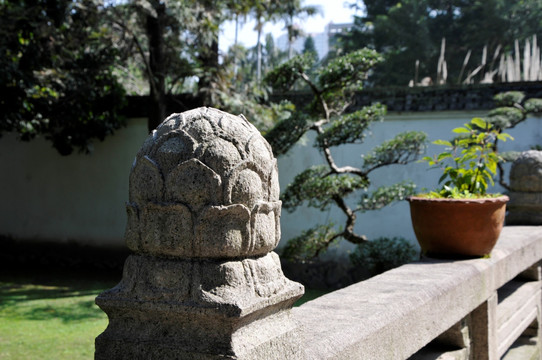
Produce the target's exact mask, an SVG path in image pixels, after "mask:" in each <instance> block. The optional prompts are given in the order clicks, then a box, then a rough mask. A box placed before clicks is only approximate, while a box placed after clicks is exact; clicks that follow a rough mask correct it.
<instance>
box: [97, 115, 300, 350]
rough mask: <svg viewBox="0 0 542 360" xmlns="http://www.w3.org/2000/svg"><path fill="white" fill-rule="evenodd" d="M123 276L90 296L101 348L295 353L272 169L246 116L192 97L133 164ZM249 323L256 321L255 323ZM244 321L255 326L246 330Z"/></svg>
mask: <svg viewBox="0 0 542 360" xmlns="http://www.w3.org/2000/svg"><path fill="white" fill-rule="evenodd" d="M129 189H130V194H129V202H128V204H127V212H128V223H127V226H126V235H125V238H126V245H127V246H128V248H129V249H130V250H131V251H133V252H134V255H131V256H130V257H128V259H127V261H126V264H125V268H124V275H123V279H122V281H121V282H120V283H119V284H118V285H117V286H116V287H115V288H113V289H111V290H108V291H106V292H104V293H102V294H100V295H99V296H98V298H97V299H96V303H97V304H98V305H99V306H100V307H101V308H102V309H103V310H104V311H105V312H106V313H107V314H108V316H109V326H108V328H107V329H106V331H105V332H104V333H103V334H101V335H100V336H99V337H98V338H97V339H96V353H95V354H96V355H95V357H96V358H97V359H112V358H114V359H127V358H134V357H135V358H145V359H154V358H156V359H169V358H175V359H214V358H235V359H245V358H246V359H251V358H256V357H255V356H258V357H261V356H264V355H265V358H269V359H273V358H276V359H279V358H284V355H285V354H289V356H292V354H295V353H296V352H297V351H298V350H297V345H296V341H295V336H292V334H293V332H294V329H295V325H294V323H293V322H292V320H291V319H290V315H289V309H290V308H291V306H292V305H293V303H294V302H295V300H297V299H298V298H299V297H300V296H301V295H302V293H303V287H302V286H301V285H300V284H298V283H294V282H292V281H290V280H288V279H287V278H286V277H284V275H283V273H282V270H281V267H280V261H279V259H278V256H277V255H276V254H275V253H273V252H272V250H273V249H274V248H275V247H276V246H277V244H278V242H279V240H280V212H281V202H280V200H279V185H278V171H277V163H276V159H275V158H274V157H273V153H272V151H271V148H270V146H269V144H268V143H267V142H266V141H265V139H264V138H263V137H262V136H261V135H260V133H259V132H258V131H257V129H256V128H255V127H254V126H252V125H251V124H250V123H249V122H248V121H247V120H246V119H244V118H243V117H240V116H233V115H230V114H227V113H224V112H221V111H219V110H216V109H211V108H198V109H195V110H192V111H188V112H185V113H182V114H173V115H171V116H170V117H168V118H167V119H166V120H165V121H164V122H163V123H162V124H161V125H160V126H159V127H158V128H157V129H156V130H155V131H154V132H153V133H152V134H151V135H150V136H149V137H148V138H147V140H146V141H145V143H144V144H143V146H142V148H141V150H140V151H139V153H138V154H137V156H136V159H135V161H134V164H133V166H132V171H131V174H130V186H129ZM256 324H257V325H256ZM247 329H251V330H250V331H248V330H247Z"/></svg>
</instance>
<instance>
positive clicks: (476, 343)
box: [293, 227, 542, 360]
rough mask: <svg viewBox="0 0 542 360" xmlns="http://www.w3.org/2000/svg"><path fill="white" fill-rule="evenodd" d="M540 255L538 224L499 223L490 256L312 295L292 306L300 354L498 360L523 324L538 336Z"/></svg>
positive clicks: (424, 266)
mask: <svg viewBox="0 0 542 360" xmlns="http://www.w3.org/2000/svg"><path fill="white" fill-rule="evenodd" d="M541 259H542V227H505V228H504V230H503V232H502V234H501V237H500V239H499V241H498V243H497V245H496V247H495V249H494V250H493V252H492V253H491V257H490V258H487V259H473V260H461V261H459V260H457V261H450V260H446V261H444V260H431V259H425V260H424V261H421V262H417V263H413V264H408V265H404V266H401V267H399V268H396V269H393V270H391V271H388V272H386V273H384V274H382V275H379V276H376V277H373V278H371V279H369V280H366V281H363V282H360V283H357V284H354V285H352V286H349V287H347V288H344V289H341V290H338V291H335V292H333V293H330V294H327V295H325V296H322V297H320V298H318V299H316V300H314V301H310V302H308V303H306V304H304V305H302V306H300V307H299V308H295V309H294V311H293V314H294V319H295V320H296V321H297V322H298V324H299V326H300V327H301V329H302V333H303V338H304V339H305V340H304V341H305V342H304V349H305V356H306V357H305V358H306V359H383V360H385V359H407V358H409V357H410V356H412V355H413V354H416V355H415V356H413V357H412V358H413V359H418V358H420V359H421V358H424V357H423V355H424V354H426V353H428V352H430V353H432V354H435V353H442V354H444V353H447V354H446V355H448V356H450V357H443V359H476V360H478V359H480V360H482V359H499V358H500V357H501V356H502V355H503V354H504V353H505V352H506V351H507V350H508V348H509V347H510V345H511V344H512V343H513V342H514V341H515V340H516V339H517V338H518V337H519V336H520V335H521V334H522V333H524V332H525V331H526V330H527V332H528V333H529V332H533V331H534V336H536V337H538V339H539V340H540V327H539V323H540V314H541V305H542V300H541V295H540V291H541V281H540V267H539V263H540V260H541ZM431 342H432V344H431V345H430V346H426V345H428V344H430V343H431ZM450 349H453V350H451V351H450ZM448 351H450V352H448ZM442 354H440V355H442ZM426 358H431V359H436V358H437V356H434V357H426ZM526 359H527V358H526Z"/></svg>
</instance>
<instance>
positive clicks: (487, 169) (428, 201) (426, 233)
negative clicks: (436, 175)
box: [407, 118, 512, 256]
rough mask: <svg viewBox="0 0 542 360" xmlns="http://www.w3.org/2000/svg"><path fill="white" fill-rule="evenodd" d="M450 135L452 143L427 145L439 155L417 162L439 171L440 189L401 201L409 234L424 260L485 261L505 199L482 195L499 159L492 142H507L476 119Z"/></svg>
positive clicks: (498, 228)
mask: <svg viewBox="0 0 542 360" xmlns="http://www.w3.org/2000/svg"><path fill="white" fill-rule="evenodd" d="M453 132H454V133H455V134H457V137H456V138H455V139H454V140H452V141H445V140H437V141H434V142H433V143H434V144H437V145H442V146H446V150H445V151H443V152H441V153H439V154H438V155H435V156H434V157H424V158H423V159H422V161H426V162H428V163H429V165H430V166H432V167H438V168H441V169H442V171H443V174H442V176H441V178H440V180H439V183H440V184H442V186H441V188H440V189H438V190H436V191H432V192H429V193H426V194H420V195H416V196H411V197H409V198H408V199H407V200H408V201H409V203H410V213H411V218H412V225H413V228H414V233H415V234H416V238H417V239H418V242H419V244H420V247H421V249H422V253H425V254H427V255H430V256H457V255H459V256H485V255H488V254H489V253H490V252H491V250H492V249H493V247H494V246H495V243H496V242H497V239H498V237H499V235H500V232H501V230H502V227H503V224H504V217H505V210H506V202H507V201H508V200H509V199H508V197H507V196H504V195H500V194H488V193H487V189H488V186H489V185H493V184H494V181H493V177H494V176H495V175H496V173H497V167H498V164H499V161H500V160H501V159H500V156H499V154H498V153H497V141H506V140H508V139H512V137H511V136H510V135H509V134H506V133H504V132H501V130H500V129H498V128H496V127H494V126H493V125H492V124H491V123H489V122H487V121H485V120H483V119H481V118H474V119H472V120H471V122H470V123H468V124H465V125H464V126H463V127H459V128H456V129H454V130H453Z"/></svg>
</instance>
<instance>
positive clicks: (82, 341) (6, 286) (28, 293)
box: [0, 271, 325, 360]
mask: <svg viewBox="0 0 542 360" xmlns="http://www.w3.org/2000/svg"><path fill="white" fill-rule="evenodd" d="M99 278H100V277H98V276H88V274H87V275H80V274H75V273H70V272H69V271H66V272H63V273H49V272H37V273H36V274H28V275H6V274H5V273H2V274H0V360H8V359H17V360H19V359H24V360H33V359H46V360H49V359H55V360H59V359H70V360H79V359H93V358H94V338H96V336H98V335H99V334H100V333H102V332H103V331H104V330H105V328H106V326H107V315H105V313H104V312H102V311H101V310H100V309H99V308H98V307H97V306H96V305H95V304H94V298H95V297H96V296H97V295H98V294H99V293H100V292H102V291H103V290H105V289H109V288H111V287H113V286H115V285H116V283H117V282H118V279H109V280H98V279H99ZM324 293H325V292H324V291H319V290H310V289H307V290H306V294H305V295H304V296H303V298H301V299H300V300H299V301H298V302H297V303H296V305H300V304H302V303H304V302H306V301H309V300H312V299H314V298H316V297H318V296H320V295H323V294H324Z"/></svg>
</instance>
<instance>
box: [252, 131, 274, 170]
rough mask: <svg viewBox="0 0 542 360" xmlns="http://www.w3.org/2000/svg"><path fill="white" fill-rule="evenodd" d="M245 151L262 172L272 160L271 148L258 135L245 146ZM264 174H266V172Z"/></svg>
mask: <svg viewBox="0 0 542 360" xmlns="http://www.w3.org/2000/svg"><path fill="white" fill-rule="evenodd" d="M247 150H248V152H249V153H250V155H251V156H252V160H253V162H254V163H255V164H256V165H257V166H258V167H259V168H260V169H262V171H265V170H266V169H267V168H268V167H269V164H270V163H271V162H272V161H273V159H274V158H273V152H272V151H271V147H270V146H269V144H268V143H267V141H265V139H264V138H263V137H262V136H261V135H260V134H259V133H258V134H255V135H253V136H252V138H251V139H250V141H249V142H248V144H247ZM264 169H265V170H264ZM265 172H266V173H267V171H265Z"/></svg>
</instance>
